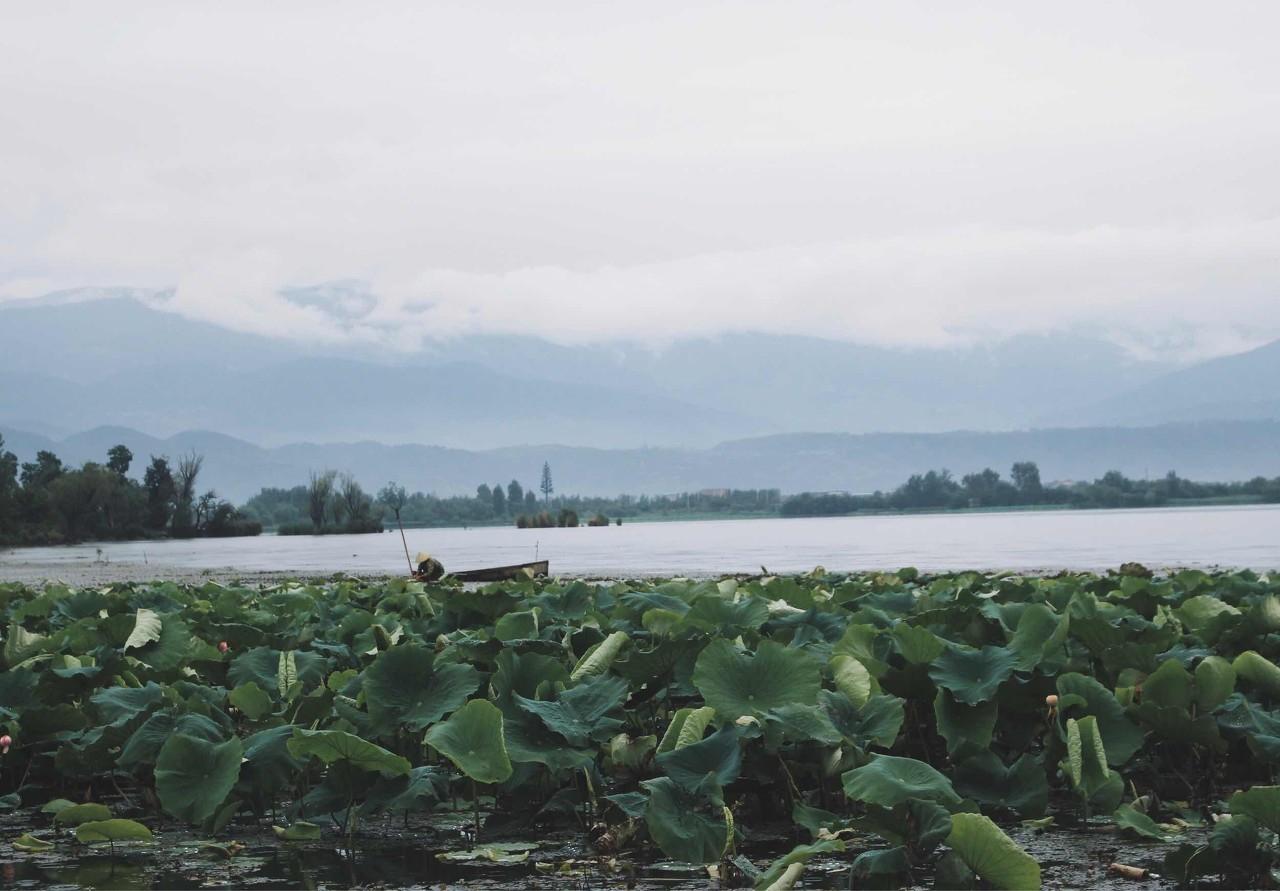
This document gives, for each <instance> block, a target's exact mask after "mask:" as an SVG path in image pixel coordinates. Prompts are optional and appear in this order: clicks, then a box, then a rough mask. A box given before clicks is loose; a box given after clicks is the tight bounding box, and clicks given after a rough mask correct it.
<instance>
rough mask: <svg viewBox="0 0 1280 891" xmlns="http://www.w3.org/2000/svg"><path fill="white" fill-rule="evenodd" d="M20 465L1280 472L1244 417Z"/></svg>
mask: <svg viewBox="0 0 1280 891" xmlns="http://www.w3.org/2000/svg"><path fill="white" fill-rule="evenodd" d="M0 434H3V435H4V437H5V440H6V447H7V448H9V449H11V450H13V451H14V452H16V453H17V454H18V455H19V456H20V457H21V458H22V459H23V460H30V458H31V457H32V456H33V455H34V454H35V451H36V450H37V449H41V448H45V449H51V450H53V451H54V452H56V453H57V454H58V455H59V456H60V457H62V458H63V459H64V461H68V462H70V463H75V464H79V463H81V462H83V461H86V460H103V457H104V456H105V455H106V452H107V449H109V448H110V447H111V446H112V445H115V444H116V443H124V444H125V445H127V446H129V448H130V449H132V450H133V452H134V455H135V466H134V473H135V475H138V474H141V472H142V469H143V465H144V464H145V462H146V459H147V456H148V455H152V454H156V455H159V454H167V455H169V456H171V457H172V456H176V455H178V454H180V453H182V452H185V451H187V450H191V449H194V450H195V451H197V452H200V453H202V454H203V455H204V456H205V467H204V471H203V475H202V478H201V487H202V488H204V487H213V488H215V489H217V490H218V492H219V493H220V494H222V495H223V496H225V497H229V498H231V499H233V500H235V501H237V502H240V501H243V500H245V499H246V498H248V497H249V496H250V495H252V494H254V493H255V492H257V491H258V490H259V489H260V488H262V487H264V486H290V485H296V484H299V483H302V482H303V481H304V480H305V479H306V476H307V473H308V471H310V470H312V469H316V470H319V469H324V468H334V469H337V470H342V471H349V472H351V473H353V474H355V476H356V477H357V478H358V479H359V480H360V482H361V483H362V484H363V485H365V487H366V488H369V489H376V488H379V487H381V486H382V485H383V484H384V483H386V482H387V481H389V480H395V481H398V482H400V483H402V484H403V485H405V486H407V487H409V488H410V489H420V490H423V491H428V492H431V491H434V492H436V493H438V494H442V495H444V494H465V493H471V492H474V491H475V487H476V485H478V484H479V483H482V482H484V483H489V484H491V485H492V484H493V483H498V482H501V483H505V482H507V481H509V480H511V479H513V478H514V479H518V480H520V482H521V483H522V484H523V485H525V486H526V487H528V486H532V485H536V483H537V481H538V474H539V471H540V469H541V467H542V462H543V461H549V462H550V463H551V466H552V469H553V472H554V475H555V481H556V488H557V490H558V491H560V492H564V493H575V494H608V495H616V494H619V493H622V492H629V493H635V494H644V493H648V494H664V493H673V492H680V491H686V490H697V489H702V488H712V487H736V488H756V487H778V488H781V489H782V490H783V491H784V492H799V491H806V490H817V491H826V490H846V491H852V492H870V491H873V490H875V489H888V488H891V487H893V486H896V485H898V484H899V483H901V482H903V481H904V480H905V479H906V478H907V476H909V475H910V474H912V473H917V472H920V471H923V470H928V469H931V468H948V469H950V470H951V471H953V472H954V473H956V474H957V475H960V474H964V473H967V472H970V471H975V470H981V469H982V468H984V467H993V468H995V469H996V470H998V471H1000V472H1001V473H1002V474H1004V475H1005V476H1007V475H1008V472H1009V467H1010V466H1011V465H1012V464H1013V462H1014V461H1021V460H1032V461H1036V462H1038V463H1039V465H1040V469H1041V475H1042V477H1043V478H1044V479H1045V480H1046V481H1051V480H1065V479H1075V480H1079V479H1093V478H1095V477H1098V476H1101V475H1102V474H1103V473H1104V472H1106V471H1107V470H1120V471H1122V472H1123V473H1125V474H1126V475H1128V476H1132V477H1145V476H1149V475H1150V476H1156V475H1163V474H1164V473H1165V472H1166V471H1168V470H1177V471H1178V473H1179V474H1181V475H1183V476H1185V477H1190V478H1193V479H1202V480H1242V479H1248V478H1250V477H1253V476H1257V475H1263V476H1268V477H1274V476H1280V422H1278V421H1239V422H1223V423H1203V424H1172V425H1165V426H1159V427H1142V428H1133V427H1110V428H1073V429H1059V430H1033V431H1026V432H1015V433H967V432H956V433H893V434H865V435H853V434H789V435H781V436H767V437H757V438H750V439H741V440H734V441H729V442H725V443H722V444H720V445H717V446H714V447H712V448H708V449H675V448H644V449H595V448H583V447H574V446H564V445H543V446H537V445H534V446H518V447H507V448H500V449H489V450H484V451H468V450H463V449H453V448H444V447H440V446H424V445H399V446H391V445H383V444H380V443H374V442H353V443H331V444H305V443H300V444H291V445H285V446H279V447H276V448H262V447H259V446H256V445H252V444H250V443H248V442H244V441H243V440H240V439H236V438H234V437H230V436H226V435H223V434H217V433H210V432H205V431H190V432H186V433H182V434H179V435H177V436H173V437H169V438H166V439H159V438H155V437H151V436H147V435H145V434H142V433H139V432H137V431H135V430H129V429H124V428H107V427H104V428H97V429H94V430H89V431H86V432H84V433H79V434H76V435H74V436H70V437H66V438H65V439H60V440H57V439H52V438H50V437H46V436H41V435H38V434H30V433H24V432H21V431H16V430H12V429H7V428H4V427H0Z"/></svg>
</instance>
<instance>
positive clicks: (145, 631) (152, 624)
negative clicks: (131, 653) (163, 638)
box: [124, 609, 164, 650]
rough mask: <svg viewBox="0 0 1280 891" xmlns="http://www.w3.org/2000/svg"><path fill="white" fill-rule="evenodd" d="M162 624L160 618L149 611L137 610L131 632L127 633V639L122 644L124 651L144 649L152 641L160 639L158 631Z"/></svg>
mask: <svg viewBox="0 0 1280 891" xmlns="http://www.w3.org/2000/svg"><path fill="white" fill-rule="evenodd" d="M163 625H164V623H163V622H162V621H161V619H160V616H159V615H157V614H156V613H154V612H152V611H151V610H149V609H140V610H138V615H137V618H136V619H135V620H134V623H133V631H131V632H129V638H128V639H127V640H126V641H125V642H124V648H125V649H126V650H135V649H140V648H141V647H145V646H146V645H147V644H149V643H151V642H152V641H156V640H159V639H160V629H161V628H162V627H163Z"/></svg>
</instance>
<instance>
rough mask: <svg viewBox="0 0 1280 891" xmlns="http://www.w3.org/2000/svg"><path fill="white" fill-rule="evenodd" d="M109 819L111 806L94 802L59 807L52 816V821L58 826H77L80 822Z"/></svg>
mask: <svg viewBox="0 0 1280 891" xmlns="http://www.w3.org/2000/svg"><path fill="white" fill-rule="evenodd" d="M110 819H111V808H109V807H107V806H106V805H105V804H97V803H96V802H90V803H88V804H73V805H71V806H70V807H64V808H60V809H59V810H58V812H57V813H55V814H54V816H53V822H54V823H55V824H57V825H58V826H79V825H80V824H81V823H89V822H94V821H100V820H110Z"/></svg>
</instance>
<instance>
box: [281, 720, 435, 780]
mask: <svg viewBox="0 0 1280 891" xmlns="http://www.w3.org/2000/svg"><path fill="white" fill-rule="evenodd" d="M437 726H442V725H437ZM288 747H289V754H291V755H293V756H294V757H295V758H307V757H313V758H319V759H320V760H321V761H323V762H324V763H325V764H335V763H337V762H339V761H343V762H346V763H347V764H350V765H351V766H352V767H354V768H356V769H358V770H365V771H369V772H371V773H380V774H382V775H383V776H387V777H393V776H402V775H404V774H407V773H408V772H409V769H410V765H409V762H408V760H406V759H405V758H404V757H402V756H400V755H396V754H394V753H392V752H388V751H387V750H386V749H384V748H383V747H382V746H379V745H375V744H374V743H371V742H369V741H368V740H364V739H361V738H360V737H358V736H352V735H351V734H350V733H347V732H345V731H343V730H303V729H302V728H301V727H295V728H293V735H292V736H291V737H290V738H289V742H288Z"/></svg>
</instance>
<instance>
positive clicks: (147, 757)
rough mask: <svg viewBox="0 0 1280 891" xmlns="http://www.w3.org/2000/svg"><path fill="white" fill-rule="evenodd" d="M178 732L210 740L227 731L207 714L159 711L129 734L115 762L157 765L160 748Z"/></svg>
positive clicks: (129, 766)
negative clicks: (207, 716) (180, 713)
mask: <svg viewBox="0 0 1280 891" xmlns="http://www.w3.org/2000/svg"><path fill="white" fill-rule="evenodd" d="M175 733H182V734H185V735H187V736H195V737H199V738H200V739H204V740H208V741H209V742H215V743H216V742H222V740H223V739H224V738H226V736H227V734H226V733H225V732H224V731H223V729H222V728H221V727H220V726H218V725H217V724H215V723H214V722H213V721H212V720H211V719H209V718H206V717H205V716H204V715H198V714H186V715H182V716H180V717H179V716H177V715H175V714H174V713H173V711H172V710H171V709H166V710H164V711H158V712H156V713H155V714H153V715H151V717H149V718H147V720H146V721H144V722H143V723H142V726H140V727H139V728H138V729H137V730H135V731H134V732H133V735H132V736H130V737H129V740H128V742H126V743H125V745H124V748H123V749H122V750H121V752H120V757H119V758H118V759H116V764H118V765H119V766H120V767H123V768H125V769H132V768H135V767H141V766H143V765H148V764H154V763H155V760H156V756H157V755H158V754H159V752H160V747H161V746H163V745H164V744H165V741H166V740H168V739H169V737H171V736H173V735H174V734H175Z"/></svg>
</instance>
